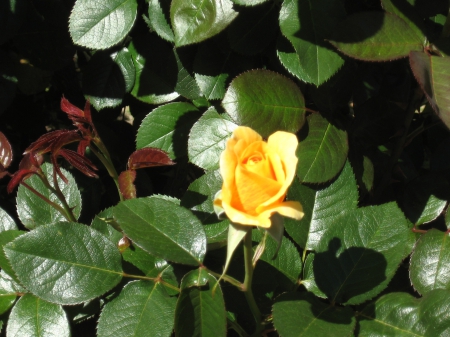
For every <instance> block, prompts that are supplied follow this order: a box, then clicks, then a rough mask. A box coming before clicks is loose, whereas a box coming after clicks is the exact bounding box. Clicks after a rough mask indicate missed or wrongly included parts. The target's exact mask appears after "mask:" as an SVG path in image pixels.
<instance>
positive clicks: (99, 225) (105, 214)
mask: <svg viewBox="0 0 450 337" xmlns="http://www.w3.org/2000/svg"><path fill="white" fill-rule="evenodd" d="M112 219H113V208H112V207H110V208H107V209H105V210H103V211H101V212H100V213H98V214H97V215H96V216H95V218H94V219H93V220H92V223H91V228H92V229H95V230H96V231H98V232H100V233H102V234H103V235H104V236H106V237H107V238H108V239H109V240H110V241H111V242H112V243H113V244H115V245H117V243H118V242H119V240H120V239H121V238H122V237H123V234H122V233H121V232H119V231H118V230H117V229H115V228H114V227H113V226H112V225H111V223H108V221H111V220H112Z"/></svg>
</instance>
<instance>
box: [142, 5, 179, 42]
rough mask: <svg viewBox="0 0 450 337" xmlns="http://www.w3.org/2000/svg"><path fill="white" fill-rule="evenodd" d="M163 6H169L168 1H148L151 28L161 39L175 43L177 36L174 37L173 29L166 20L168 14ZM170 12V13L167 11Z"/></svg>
mask: <svg viewBox="0 0 450 337" xmlns="http://www.w3.org/2000/svg"><path fill="white" fill-rule="evenodd" d="M163 5H169V2H168V1H163V2H162V3H161V1H160V0H149V1H148V18H149V20H150V27H151V28H152V29H153V30H154V31H155V32H156V34H158V35H159V37H161V38H163V39H164V40H167V41H169V42H173V41H174V39H175V36H174V35H173V31H172V28H171V27H170V25H169V21H168V20H167V18H166V15H165V14H166V12H165V9H166V8H163ZM167 12H168V11H167Z"/></svg>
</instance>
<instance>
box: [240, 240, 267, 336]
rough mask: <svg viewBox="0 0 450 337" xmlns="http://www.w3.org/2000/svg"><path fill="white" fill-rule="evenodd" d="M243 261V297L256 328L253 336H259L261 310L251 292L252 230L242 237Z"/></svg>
mask: <svg viewBox="0 0 450 337" xmlns="http://www.w3.org/2000/svg"><path fill="white" fill-rule="evenodd" d="M244 262H245V278H244V284H243V291H244V295H245V299H246V300H247V303H248V305H249V306H250V310H251V312H252V314H253V317H254V319H255V323H256V329H255V332H254V333H253V335H252V336H253V337H257V336H261V331H262V328H263V326H262V324H261V312H260V311H259V308H258V305H257V304H256V301H255V298H254V297H253V292H252V280H253V263H252V262H253V249H252V231H248V232H247V234H245V237H244Z"/></svg>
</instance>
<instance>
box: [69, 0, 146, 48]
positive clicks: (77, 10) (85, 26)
mask: <svg viewBox="0 0 450 337" xmlns="http://www.w3.org/2000/svg"><path fill="white" fill-rule="evenodd" d="M136 14H137V1H136V0H109V1H103V0H77V1H76V2H75V6H74V7H73V10H72V14H71V15H70V20H69V31H70V35H71V36H72V40H73V42H74V43H75V44H78V45H80V46H83V47H88V48H92V49H106V48H109V47H111V46H113V45H115V44H117V43H119V42H120V41H122V40H123V39H124V38H125V36H127V34H128V33H129V31H130V30H131V28H132V27H133V25H134V21H135V20H136Z"/></svg>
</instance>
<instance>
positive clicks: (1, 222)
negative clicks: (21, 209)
mask: <svg viewBox="0 0 450 337" xmlns="http://www.w3.org/2000/svg"><path fill="white" fill-rule="evenodd" d="M10 229H13V230H14V229H18V228H17V225H16V222H15V221H14V219H13V218H11V217H10V216H9V214H8V213H6V212H5V210H4V209H3V208H0V232H4V231H7V230H10Z"/></svg>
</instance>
